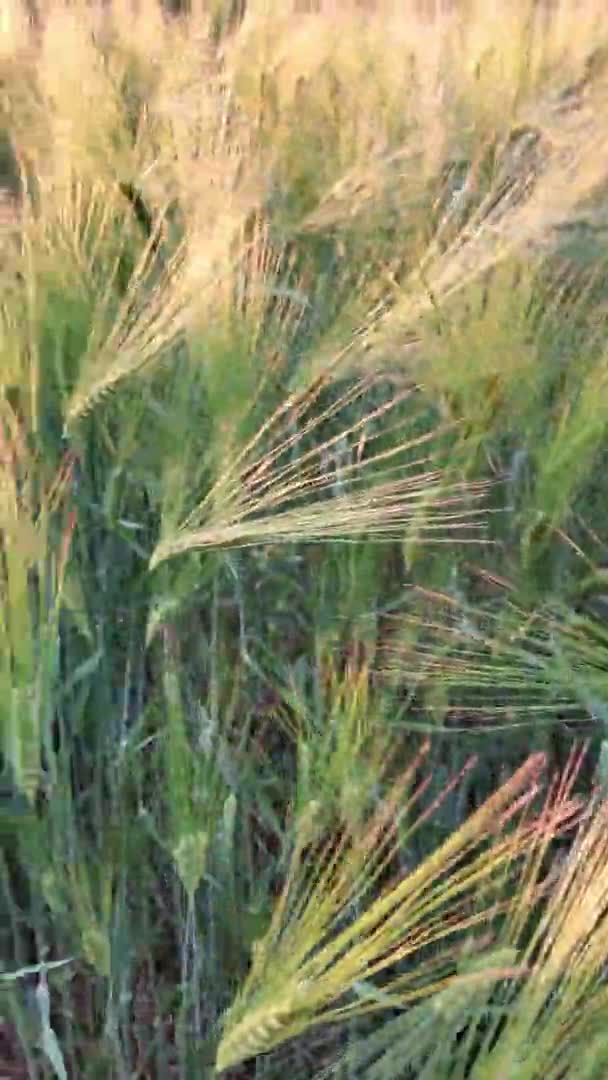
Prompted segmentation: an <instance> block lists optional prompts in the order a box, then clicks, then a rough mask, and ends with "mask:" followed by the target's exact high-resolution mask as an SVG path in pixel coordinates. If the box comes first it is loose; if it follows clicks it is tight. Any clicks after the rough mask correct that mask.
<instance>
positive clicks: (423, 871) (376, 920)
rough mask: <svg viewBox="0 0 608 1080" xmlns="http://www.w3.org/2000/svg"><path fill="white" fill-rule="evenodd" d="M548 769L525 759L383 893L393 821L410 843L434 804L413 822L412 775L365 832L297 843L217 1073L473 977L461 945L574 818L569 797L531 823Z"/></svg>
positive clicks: (417, 794)
mask: <svg viewBox="0 0 608 1080" xmlns="http://www.w3.org/2000/svg"><path fill="white" fill-rule="evenodd" d="M419 763H420V762H419V760H418V761H417V762H416V763H415V767H417V766H418V765H419ZM543 765H544V757H543V755H534V756H532V757H531V758H529V759H528V761H527V762H526V763H525V764H524V765H523V766H522V767H521V768H520V769H519V770H518V771H517V772H516V773H515V774H514V776H513V777H511V779H510V780H509V781H507V782H506V783H505V784H504V785H503V786H502V787H501V788H499V790H498V791H497V792H496V793H495V794H494V795H493V796H492V797H491V798H490V799H488V800H487V802H486V803H485V804H484V805H483V806H482V807H481V808H480V809H479V810H478V811H476V812H475V813H474V814H473V815H472V816H471V817H470V818H469V819H468V820H467V821H466V822H465V823H464V825H462V826H461V828H459V829H458V830H457V831H455V832H454V833H453V834H452V835H451V836H450V837H449V838H448V839H447V840H446V841H445V842H444V843H443V844H442V845H441V847H440V848H439V849H438V850H437V851H436V852H434V853H433V854H432V855H430V856H428V857H427V858H426V859H425V860H424V861H423V862H422V863H421V864H420V865H419V866H418V867H416V868H415V869H414V870H412V871H410V872H409V873H408V874H406V876H405V877H404V878H403V879H401V880H399V881H397V883H396V884H395V883H393V884H391V885H389V886H386V887H384V888H380V890H379V892H375V891H374V890H373V886H374V885H375V884H376V883H377V882H378V880H379V877H380V874H381V873H382V872H383V871H386V870H387V868H388V867H389V865H390V863H391V858H392V856H393V855H394V853H395V851H396V849H397V842H396V840H395V838H394V825H395V822H396V821H399V819H403V818H404V817H405V816H406V815H407V817H408V824H409V830H410V832H411V831H412V830H413V829H414V828H415V827H416V822H417V821H418V822H419V821H420V820H423V819H424V818H425V817H426V816H428V814H429V813H430V812H431V811H432V809H433V806H434V805H435V804H432V805H431V807H430V808H429V809H427V810H426V811H422V812H419V813H417V817H416V818H414V819H413V820H412V818H411V815H412V812H413V810H414V809H415V808H416V806H417V804H418V802H419V801H420V798H421V796H422V793H423V790H424V785H422V787H421V786H420V785H418V786H417V787H416V788H414V790H413V791H412V780H413V779H414V773H415V771H416V768H414V770H412V769H410V770H408V771H407V773H406V775H405V776H404V777H403V778H401V779H400V780H399V781H398V782H397V783H396V785H395V786H394V788H393V789H392V790H391V792H390V794H389V796H388V798H387V800H386V803H385V805H383V806H382V808H381V809H380V811H378V813H377V814H376V815H375V817H374V818H372V820H371V821H370V822H369V823H368V824H367V828H366V830H361V831H358V832H357V833H355V834H353V833H352V832H351V833H350V834H349V831H348V829H347V828H346V827H345V828H344V832H343V833H342V834H341V835H340V836H339V837H336V838H334V839H333V840H329V841H328V843H327V844H326V845H325V847H323V848H322V849H321V852H320V853H319V854H317V856H316V857H312V858H311V857H310V856H309V857H307V858H304V857H303V856H304V853H303V851H302V846H301V844H297V845H296V850H295V852H294V858H293V861H292V866H291V868H290V871H289V873H288V876H287V881H286V884H285V887H284V890H283V893H282V895H281V897H280V899H279V902H278V904H277V906H276V908H275V912H274V916H273V919H272V923H271V926H270V929H269V931H268V934H267V935H266V938H265V939H264V940H263V941H262V942H261V943H260V944H259V945H258V947H257V948H256V949H255V950H254V954H253V957H252V965H251V969H250V972H249V975H248V977H247V979H246V980H245V983H244V985H243V988H242V990H241V992H240V994H239V996H238V997H237V999H236V1001H235V1002H234V1004H233V1006H232V1007H231V1008H230V1010H229V1011H228V1013H227V1015H226V1018H225V1023H224V1032H223V1036H222V1039H221V1042H220V1044H219V1047H218V1051H217V1059H216V1067H217V1068H218V1070H220V1071H221V1070H224V1069H227V1068H229V1067H231V1066H234V1065H237V1064H238V1063H239V1062H241V1061H242V1060H244V1059H245V1058H247V1057H252V1056H255V1055H257V1054H263V1053H266V1052H268V1051H269V1050H271V1049H273V1048H274V1047H276V1046H278V1045H280V1044H281V1043H283V1042H285V1041H286V1040H287V1039H290V1038H292V1037H294V1036H295V1035H298V1034H301V1033H302V1032H303V1031H305V1030H306V1029H307V1028H309V1027H311V1026H312V1025H314V1024H325V1023H333V1022H339V1021H341V1020H344V1019H346V1018H348V1017H352V1016H355V1015H358V1014H362V1013H367V1012H370V1011H372V1010H375V1009H379V1008H382V1007H383V1003H384V1004H385V1003H386V999H387V996H388V998H389V999H390V1001H391V1002H392V1004H394V1005H398V1006H400V1007H404V1006H406V1005H409V1004H410V1003H412V1002H416V1001H419V1000H422V999H424V998H426V997H428V996H430V995H432V994H433V993H436V992H438V991H440V990H443V989H445V988H446V987H448V986H451V985H454V986H455V985H456V981H457V979H458V978H466V977H468V976H459V975H458V973H457V970H456V969H455V965H454V945H453V942H454V939H455V938H456V935H458V934H459V933H462V932H464V931H466V930H470V929H471V928H472V927H475V926H479V925H483V924H484V922H486V921H489V920H495V919H496V918H497V917H499V916H500V914H501V912H504V910H505V908H504V902H501V899H500V897H501V896H504V892H503V891H502V890H504V888H505V884H506V883H507V882H509V881H510V882H511V887H512V886H513V879H514V877H515V876H516V874H517V867H518V865H519V864H520V863H521V861H522V860H524V859H525V857H526V856H527V857H528V858H529V853H530V850H531V849H532V850H534V848H535V846H537V845H538V844H539V843H542V842H543V840H544V838H545V837H546V836H548V835H553V833H554V832H555V830H557V829H559V828H561V827H562V826H563V824H564V823H565V822H566V823H569V822H570V820H571V818H572V814H573V812H574V808H575V804H574V803H573V801H572V799H571V797H570V791H569V789H566V788H565V789H564V791H563V793H561V797H560V798H558V799H556V800H554V802H553V803H552V804H551V805H550V806H549V808H548V809H546V810H545V811H544V812H541V814H540V815H539V816H538V817H535V816H534V815H533V814H531V813H530V812H529V808H530V805H531V803H532V800H533V799H534V798H535V796H536V794H537V791H538V781H539V774H540V771H541V770H542V767H543ZM448 790H450V789H449V788H448V789H446V794H447V791H448ZM406 793H407V795H406ZM410 822H411V824H410ZM508 823H510V825H509V828H508V829H507V828H506V826H507V824H508ZM515 823H516V824H515ZM402 829H403V826H402ZM406 832H407V829H406ZM356 910H358V911H360V912H361V914H355V911H356ZM427 950H430V951H427ZM406 959H407V960H409V961H410V964H409V966H408V968H407V969H406V970H405V971H402V973H400V974H395V975H394V976H393V978H392V979H391V980H390V981H389V982H388V983H385V984H384V985H383V989H382V995H380V994H379V995H377V997H375V996H374V995H373V994H372V995H371V998H372V999H371V1000H365V1001H361V1000H354V1001H353V1000H352V999H351V1000H349V997H348V995H349V992H350V991H352V990H353V988H354V987H355V986H356V985H357V984H360V983H362V982H364V983H365V984H367V985H370V984H371V986H372V988H373V979H374V976H376V975H378V974H380V973H381V972H384V971H387V970H390V968H391V967H392V966H393V965H395V964H397V963H398V962H401V961H404V960H406ZM503 974H504V978H510V977H513V976H514V974H515V973H514V972H513V971H511V972H510V973H509V972H506V971H505V972H504V973H503ZM474 977H475V978H479V973H475V976H474Z"/></svg>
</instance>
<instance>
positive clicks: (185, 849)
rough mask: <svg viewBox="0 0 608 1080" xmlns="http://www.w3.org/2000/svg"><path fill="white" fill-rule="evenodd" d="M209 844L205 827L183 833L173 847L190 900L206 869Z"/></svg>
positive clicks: (179, 871)
mask: <svg viewBox="0 0 608 1080" xmlns="http://www.w3.org/2000/svg"><path fill="white" fill-rule="evenodd" d="M208 844H209V837H208V834H207V833H206V832H205V830H204V829H198V830H197V831H195V832H190V833H183V834H182V835H181V836H180V837H179V839H178V841H177V843H176V844H175V845H174V847H173V848H172V851H171V854H172V855H173V859H174V861H175V865H176V868H177V872H178V874H179V878H180V881H181V883H182V885H183V886H184V889H185V890H186V895H187V896H188V898H189V899H190V900H192V898H193V897H194V894H195V892H196V890H197V889H198V887H199V885H200V882H201V878H202V876H203V873H204V871H205V860H206V857H207V847H208Z"/></svg>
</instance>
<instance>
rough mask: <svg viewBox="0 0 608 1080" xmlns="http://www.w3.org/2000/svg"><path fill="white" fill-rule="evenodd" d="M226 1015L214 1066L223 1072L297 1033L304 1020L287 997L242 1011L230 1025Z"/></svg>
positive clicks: (304, 1023) (304, 1024)
mask: <svg viewBox="0 0 608 1080" xmlns="http://www.w3.org/2000/svg"><path fill="white" fill-rule="evenodd" d="M230 1021H231V1016H230V1013H228V1015H227V1017H226V1029H225V1030H226V1034H225V1036H224V1038H222V1040H221V1042H220V1045H219V1048H218V1051H217V1057H216V1062H215V1064H216V1069H217V1070H218V1072H223V1071H224V1070H225V1069H230V1068H231V1067H232V1066H234V1065H238V1063H239V1062H240V1061H244V1060H246V1059H247V1058H253V1057H257V1055H258V1054H267V1053H268V1052H269V1051H270V1050H272V1049H273V1048H274V1047H275V1046H278V1045H280V1044H281V1043H283V1042H285V1041H286V1040H287V1039H290V1038H292V1037H293V1036H294V1035H297V1034H298V1033H299V1031H300V1030H301V1029H302V1025H303V1026H304V1027H305V1026H306V1021H305V1020H304V1019H303V1017H302V1016H301V1015H300V1018H299V1019H298V1015H297V1013H296V1012H295V1011H294V1008H293V1003H292V1001H291V999H288V1000H287V1001H286V1002H285V1003H283V1004H281V1005H261V1006H259V1007H258V1008H257V1009H253V1010H252V1011H251V1012H247V1013H245V1015H244V1017H243V1019H242V1020H241V1021H240V1022H239V1021H237V1023H236V1024H234V1026H232V1025H231V1023H230Z"/></svg>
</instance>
